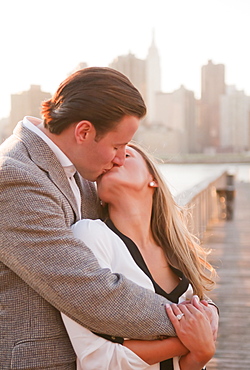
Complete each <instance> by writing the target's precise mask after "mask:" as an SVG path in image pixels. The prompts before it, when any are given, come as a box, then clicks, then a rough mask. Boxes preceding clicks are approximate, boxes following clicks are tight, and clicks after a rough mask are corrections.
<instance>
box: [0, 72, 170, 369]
mask: <svg viewBox="0 0 250 370" xmlns="http://www.w3.org/2000/svg"><path fill="white" fill-rule="evenodd" d="M145 113H146V108H145V105H144V102H143V100H142V98H141V95H140V94H139V92H138V91H137V90H136V89H135V87H134V86H133V85H132V84H131V83H130V81H129V80H128V79H127V78H126V77H125V76H123V75H122V74H120V73H119V72H117V71H114V70H112V69H109V68H86V69H84V70H80V71H78V72H76V73H75V74H73V75H71V76H70V77H69V78H68V79H66V80H65V81H64V82H63V83H62V84H61V85H60V86H59V88H58V90H57V92H56V93H55V95H54V96H53V98H52V99H50V100H48V101H47V102H44V103H43V107H42V114H43V118H44V119H43V122H42V121H41V120H39V119H36V118H32V117H25V118H24V120H23V121H22V122H20V123H19V124H18V125H17V127H16V129H15V130H14V133H13V135H12V136H11V137H10V138H8V139H7V140H6V141H5V142H4V143H3V144H2V146H1V149H0V156H1V157H0V171H1V175H0V206H1V223H0V243H1V245H0V257H1V262H0V279H1V281H0V287H1V288H0V292H1V334H0V335H1V355H0V364H1V369H3V370H4V369H11V368H12V369H29V370H31V369H36V368H39V369H51V370H52V369H53V370H57V369H58V370H59V369H60V370H64V369H65V370H66V369H74V368H75V354H74V352H73V350H72V347H71V344H70V342H69V339H68V336H67V334H66V331H65V328H64V326H63V324H62V320H61V316H60V313H59V311H62V312H63V313H65V314H66V315H67V316H69V317H71V318H72V319H73V320H75V321H77V322H78V323H80V324H82V325H84V326H85V327H87V328H89V329H91V330H92V331H96V332H98V333H106V334H110V335H112V336H121V337H131V338H145V339H146V338H151V337H152V338H153V337H157V336H159V335H174V331H173V328H172V325H171V324H170V322H169V319H168V317H167V315H166V313H165V308H164V306H165V303H166V300H164V299H163V298H162V297H160V296H157V295H156V294H154V293H151V292H149V291H147V290H144V289H142V288H140V287H139V286H137V285H135V284H132V282H130V281H129V280H126V279H125V278H124V277H123V276H120V275H117V274H111V272H110V271H108V270H106V269H101V268H100V266H99V265H98V263H97V261H96V259H95V257H94V256H93V254H92V253H91V251H90V250H89V249H88V248H87V246H86V245H84V243H83V242H81V241H80V240H77V239H74V238H73V235H72V232H71V229H70V226H71V225H72V224H73V223H74V222H76V221H77V220H79V219H80V218H81V217H82V218H96V217H98V213H97V198H96V192H95V187H94V185H93V181H95V180H96V179H97V178H98V176H101V175H102V174H103V173H104V172H106V171H108V170H109V169H111V168H112V167H113V166H121V165H122V164H123V162H124V159H125V146H126V144H127V143H128V142H129V141H130V140H131V138H132V137H133V135H134V133H135V131H136V130H137V128H138V125H139V120H140V118H142V117H143V116H144V115H145ZM78 174H80V175H81V176H82V178H81V179H80V178H79V176H78ZM80 182H81V183H80ZM121 196H122V195H121Z"/></svg>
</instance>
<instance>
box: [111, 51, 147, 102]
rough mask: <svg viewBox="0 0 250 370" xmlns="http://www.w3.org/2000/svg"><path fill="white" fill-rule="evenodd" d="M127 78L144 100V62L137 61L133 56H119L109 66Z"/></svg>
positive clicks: (130, 54)
mask: <svg viewBox="0 0 250 370" xmlns="http://www.w3.org/2000/svg"><path fill="white" fill-rule="evenodd" d="M109 67H110V68H113V69H116V70H117V71H119V72H121V73H123V74H124V75H125V76H127V77H128V78H129V79H130V81H131V82H132V83H133V84H134V85H135V87H136V88H137V89H138V90H139V91H140V93H141V94H142V96H143V98H144V99H145V100H146V62H145V60H142V59H138V58H137V57H136V56H135V55H134V54H132V53H129V54H128V55H120V56H118V57H117V58H115V59H114V60H113V61H112V63H110V64H109Z"/></svg>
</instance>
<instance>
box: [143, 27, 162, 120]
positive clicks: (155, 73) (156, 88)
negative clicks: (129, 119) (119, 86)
mask: <svg viewBox="0 0 250 370" xmlns="http://www.w3.org/2000/svg"><path fill="white" fill-rule="evenodd" d="M146 89H147V90H146V104H147V109H148V114H147V122H148V123H149V124H154V123H155V122H156V94H157V93H158V92H160V91H161V66H160V56H159V53H158V49H157V47H156V44H155V37H154V33H153V38H152V43H151V46H150V48H149V50H148V55H147V58H146Z"/></svg>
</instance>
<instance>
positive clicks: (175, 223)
mask: <svg viewBox="0 0 250 370" xmlns="http://www.w3.org/2000/svg"><path fill="white" fill-rule="evenodd" d="M128 146H129V147H131V148H133V149H134V150H136V151H137V152H138V153H139V154H140V155H141V156H142V158H143V159H144V161H145V162H146V164H147V167H148V170H149V172H150V174H151V175H152V176H153V178H154V179H155V180H156V181H157V184H158V187H157V188H155V189H154V194H153V206H152V214H151V230H152V234H153V238H154V240H155V242H156V243H157V244H158V245H159V246H161V248H162V249H163V250H164V252H165V256H166V259H167V261H168V263H169V264H170V265H171V266H173V267H175V268H177V269H179V270H181V271H182V272H183V273H184V275H185V276H186V277H187V278H188V279H189V281H190V282H191V284H192V286H193V290H194V294H197V295H198V296H199V297H200V299H203V298H204V296H205V292H206V291H210V290H212V288H213V286H214V284H215V276H216V272H215V270H214V268H213V267H212V266H211V264H210V263H209V262H208V261H207V260H206V258H207V255H208V254H209V251H206V250H205V249H204V248H203V247H201V245H200V242H199V239H198V238H197V237H195V236H194V235H193V234H192V233H191V232H190V231H189V229H188V221H189V213H190V212H189V211H188V209H187V208H185V207H180V206H179V205H178V204H177V203H176V202H175V200H174V198H173V196H172V194H171V192H170V190H169V189H168V186H167V185H166V183H165V181H164V180H163V178H162V176H161V174H160V172H159V171H158V169H157V162H156V161H155V159H154V158H153V157H152V156H151V155H149V154H148V153H147V152H146V151H145V150H144V149H143V148H142V147H140V146H139V145H137V144H134V143H130V144H128ZM102 216H103V217H102V218H103V219H105V218H107V217H108V205H106V206H105V207H104V208H102Z"/></svg>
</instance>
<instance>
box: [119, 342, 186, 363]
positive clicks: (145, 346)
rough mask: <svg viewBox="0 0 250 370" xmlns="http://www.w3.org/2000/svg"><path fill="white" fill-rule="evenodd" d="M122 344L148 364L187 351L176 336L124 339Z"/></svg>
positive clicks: (183, 353)
mask: <svg viewBox="0 0 250 370" xmlns="http://www.w3.org/2000/svg"><path fill="white" fill-rule="evenodd" d="M123 345H124V346H126V347H127V348H129V349H130V350H131V351H133V352H134V353H136V354H137V356H139V357H140V358H141V359H142V360H143V361H145V362H147V363H148V364H149V365H153V364H155V363H158V362H161V361H164V360H167V359H169V358H173V357H175V356H183V355H186V354H187V353H188V350H187V348H186V347H185V346H184V345H183V344H182V343H181V341H180V340H179V339H178V338H167V339H164V340H154V341H139V340H125V341H124V343H123Z"/></svg>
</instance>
